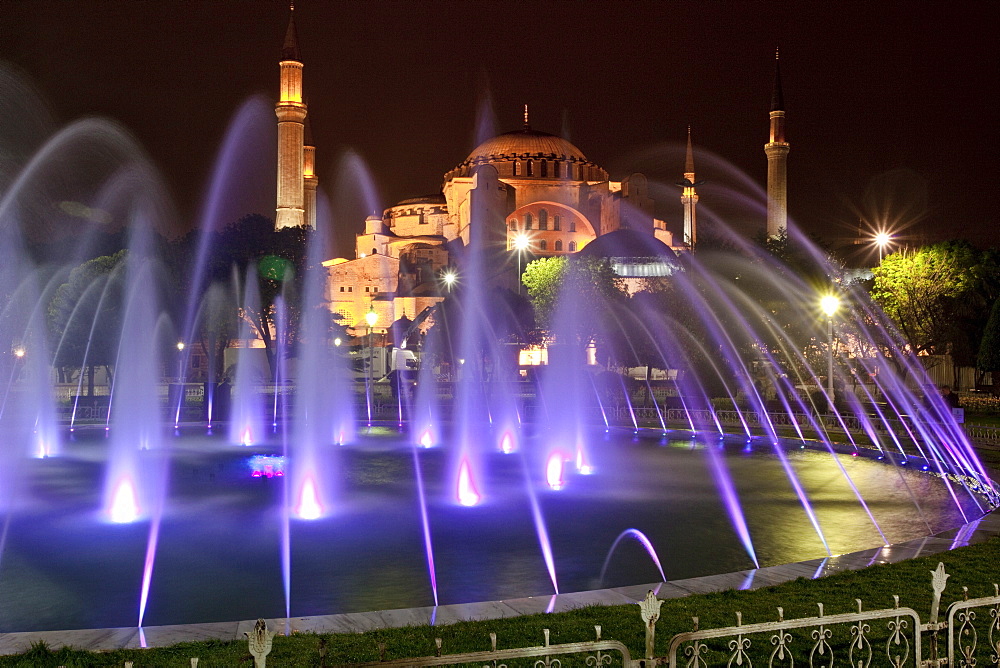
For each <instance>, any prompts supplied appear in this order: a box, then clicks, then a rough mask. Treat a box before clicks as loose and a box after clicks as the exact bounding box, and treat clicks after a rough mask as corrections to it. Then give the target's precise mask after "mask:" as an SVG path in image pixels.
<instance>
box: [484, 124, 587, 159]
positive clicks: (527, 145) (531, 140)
mask: <svg viewBox="0 0 1000 668" xmlns="http://www.w3.org/2000/svg"><path fill="white" fill-rule="evenodd" d="M515 156H546V157H553V158H563V159H569V158H575V159H577V160H582V161H584V162H586V161H587V157H586V156H585V155H584V154H583V152H582V151H581V150H580V149H578V148H577V147H576V146H573V144H571V143H570V142H568V141H567V140H565V139H563V138H562V137H559V136H557V135H552V134H549V133H548V132H539V131H538V130H531V129H527V128H526V129H524V130H515V131H514V132H505V133H503V134H502V135H497V136H496V137H493V138H492V139H487V140H486V141H484V142H483V143H482V144H480V145H479V146H477V147H476V148H474V149H473V150H472V153H470V154H469V157H468V158H466V162H472V161H476V160H484V159H485V160H486V161H490V162H492V160H491V159H494V158H501V159H503V158H513V157H515Z"/></svg>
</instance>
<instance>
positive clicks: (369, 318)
mask: <svg viewBox="0 0 1000 668" xmlns="http://www.w3.org/2000/svg"><path fill="white" fill-rule="evenodd" d="M365 322H366V323H368V387H369V388H370V387H371V384H372V363H373V360H374V357H375V344H374V342H373V341H372V328H373V327H375V323H376V322H378V313H376V312H375V305H374V304H371V305H369V306H368V313H365Z"/></svg>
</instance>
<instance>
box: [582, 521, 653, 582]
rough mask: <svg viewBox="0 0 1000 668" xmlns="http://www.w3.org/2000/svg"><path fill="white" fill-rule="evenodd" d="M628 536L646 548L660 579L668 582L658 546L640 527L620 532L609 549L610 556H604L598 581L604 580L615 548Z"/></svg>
mask: <svg viewBox="0 0 1000 668" xmlns="http://www.w3.org/2000/svg"><path fill="white" fill-rule="evenodd" d="M626 538H631V539H633V540H636V541H638V542H639V544H640V545H642V547H643V549H645V550H646V554H648V555H649V558H650V559H652V560H653V564H655V565H656V570H658V571H659V572H660V580H661V581H662V582H666V581H667V576H666V575H664V574H663V566H662V565H661V564H660V557H659V556H657V554H656V548H654V547H653V543H652V542H651V541H650V540H649V538H647V537H646V534H644V533H643V532H641V531H639V530H638V529H625V531H622V532H621V533H620V534H618V537H617V538H615V542H614V543H612V544H611V548H610V549H609V550H608V556H607V557H605V558H604V565H603V566H601V575H600V577H599V578H598V581H599V582H604V575H605V573H607V570H608V564H610V563H611V557H612V556H613V555H614V553H615V548H616V547H618V544H619V543H621V542H622V541H623V540H625V539H626Z"/></svg>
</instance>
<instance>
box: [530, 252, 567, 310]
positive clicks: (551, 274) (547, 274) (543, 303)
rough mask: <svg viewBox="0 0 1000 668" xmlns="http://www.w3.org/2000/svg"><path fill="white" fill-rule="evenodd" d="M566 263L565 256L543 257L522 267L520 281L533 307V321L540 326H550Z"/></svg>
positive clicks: (564, 274)
mask: <svg viewBox="0 0 1000 668" xmlns="http://www.w3.org/2000/svg"><path fill="white" fill-rule="evenodd" d="M568 264H569V261H568V260H567V259H566V258H565V257H543V258H541V259H539V260H534V261H532V262H529V263H528V265H527V266H526V267H525V268H524V273H523V274H522V276H521V282H522V283H524V287H525V288H527V290H528V297H529V298H530V299H531V305H532V306H533V307H534V309H535V322H537V323H538V324H539V325H540V326H542V327H549V326H550V322H551V319H552V315H553V312H554V311H555V308H556V304H557V303H558V301H559V291H560V289H561V288H562V284H563V280H564V279H565V276H566V268H567V266H568Z"/></svg>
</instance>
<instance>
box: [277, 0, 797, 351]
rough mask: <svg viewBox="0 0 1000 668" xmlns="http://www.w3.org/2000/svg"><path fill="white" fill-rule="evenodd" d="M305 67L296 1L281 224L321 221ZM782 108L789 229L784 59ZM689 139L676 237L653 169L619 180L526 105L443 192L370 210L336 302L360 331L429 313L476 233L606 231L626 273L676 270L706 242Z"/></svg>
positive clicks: (585, 239)
mask: <svg viewBox="0 0 1000 668" xmlns="http://www.w3.org/2000/svg"><path fill="white" fill-rule="evenodd" d="M302 70H303V64H302V61H301V59H300V57H299V50H298V46H297V40H296V34H295V24H294V9H293V13H292V17H290V19H289V24H288V30H287V32H286V35H285V42H284V46H283V48H282V52H281V62H280V73H281V85H280V97H279V100H278V103H277V106H276V108H275V113H276V114H277V117H278V180H277V197H276V204H277V205H276V216H275V226H276V227H277V228H281V227H286V226H301V225H310V226H313V227H315V225H316V216H315V207H316V188H317V178H316V174H315V171H314V165H315V148H314V147H312V146H311V145H310V142H309V141H308V137H307V134H308V133H307V126H306V115H307V109H306V104H305V102H304V98H303V85H302ZM770 116H771V137H770V142H768V143H767V145H766V147H765V152H766V155H767V159H768V199H769V201H768V220H767V233H768V234H769V235H771V236H777V235H779V234H783V232H784V229H785V225H786V214H785V208H786V206H785V205H786V202H785V173H786V170H785V162H786V160H787V154H788V143H787V142H785V138H784V107H783V103H782V96H781V86H780V75H779V73H778V70H777V68H776V69H775V87H774V94H773V97H772V110H771V114H770ZM687 140H688V145H687V159H686V163H685V169H684V173H683V174H684V180H683V181H682V182H681V183H679V184H678V185H681V186H682V188H683V189H682V194H681V197H680V200H681V203H682V205H683V211H684V214H683V215H684V227H683V230H684V232H683V238H681V239H675V238H674V236H673V234H672V233H671V232H670V231H668V230H667V225H666V223H665V222H664V221H662V220H658V219H656V218H655V217H654V216H653V200H652V199H651V198H650V196H649V188H648V184H647V180H646V177H645V176H643V175H642V174H632V175H630V176H628V177H626V178H624V179H622V180H621V181H612V180H611V179H610V178H609V175H608V173H607V172H606V171H605V170H604V169H603V168H601V167H600V166H599V165H597V164H595V163H594V162H592V161H591V160H590V159H588V158H587V157H586V155H584V153H583V152H582V151H581V150H580V149H579V148H577V147H576V146H574V145H573V144H572V143H570V142H569V141H567V140H566V139H563V138H562V137H559V136H556V135H552V134H548V133H546V132H540V131H537V130H534V129H533V128H532V127H531V125H530V123H529V116H528V109H527V107H525V111H524V125H523V127H522V128H520V129H518V130H514V131H512V132H506V133H503V134H500V135H498V136H496V137H493V138H492V139H488V140H486V141H485V142H483V143H482V144H480V145H479V146H477V147H476V148H475V149H473V150H472V152H471V153H469V155H468V156H467V157H466V158H465V159H464V160H462V161H461V162H460V163H458V165H457V166H456V167H455V168H454V169H452V170H451V171H449V172H447V173H446V174H445V175H444V177H443V183H442V187H441V193H439V194H434V195H428V196H424V197H415V198H412V199H406V200H403V201H402V202H399V203H398V204H395V205H393V206H390V207H389V208H387V209H386V210H385V211H384V212H383V213H382V215H381V216H377V215H374V216H370V217H369V218H368V219H367V220H365V221H364V229H363V231H362V232H360V233H359V234H358V235H357V237H356V244H355V257H353V258H337V259H332V260H329V261H327V262H325V263H324V265H325V266H326V267H327V270H328V272H329V278H328V282H327V298H328V300H329V303H330V309H331V310H332V311H333V312H335V313H337V314H339V315H340V316H341V317H342V320H341V322H342V324H344V325H346V326H348V327H351V328H353V329H354V331H358V332H363V331H365V327H366V326H367V325H366V322H365V315H366V314H367V313H369V311H374V312H375V313H376V314H377V315H378V320H377V323H378V324H377V325H376V327H377V329H379V330H382V329H384V328H385V327H387V326H388V325H389V324H390V323H392V322H394V321H396V320H397V319H399V318H402V317H408V318H410V319H414V318H417V317H418V316H420V315H421V314H422V313H425V310H426V309H428V308H429V307H432V306H434V305H435V304H437V303H438V302H440V301H441V300H442V299H443V298H444V294H445V289H446V288H445V286H444V282H443V280H442V277H443V276H444V275H445V273H446V272H447V271H449V270H450V269H451V268H452V267H454V266H455V265H456V264H458V258H459V257H460V256H461V254H462V249H464V248H467V247H469V245H470V243H473V242H476V243H484V244H486V245H488V246H490V247H491V248H499V249H502V250H507V251H511V252H510V253H509V254H508V257H513V256H516V255H518V253H520V252H521V251H523V252H524V253H525V257H526V258H530V257H546V256H558V255H569V254H572V253H576V252H579V251H581V250H582V249H583V248H584V247H586V246H588V245H589V244H591V243H594V242H596V241H598V240H600V243H598V244H595V247H594V248H593V249H592V251H596V250H597V246H598V245H602V248H601V251H602V252H601V253H600V255H602V256H603V257H610V258H611V260H612V266H613V267H614V268H615V270H616V271H617V272H618V273H619V274H620V275H622V276H624V277H625V278H627V279H629V278H641V277H649V276H657V275H660V276H662V275H667V274H669V273H670V272H671V271H673V267H675V266H676V265H675V263H674V262H673V261H672V259H673V258H675V257H676V255H675V253H679V252H689V251H691V250H692V249H693V248H694V247H695V244H696V242H697V222H696V221H697V211H696V205H697V202H698V195H697V192H696V188H695V186H696V185H697V182H696V181H695V171H694V160H693V152H692V145H691V133H690V129H689V130H688V138H687ZM604 245H606V247H607V248H606V249H605V248H604V247H603V246H604ZM622 248H626V249H630V250H626V251H623V250H622ZM636 248H641V249H644V250H642V251H635V250H634V249H636ZM518 249H521V250H518ZM647 249H652V250H647ZM644 256H652V257H644ZM664 260H665V261H664ZM501 274H502V275H501ZM490 278H491V280H492V282H494V283H497V284H501V285H507V286H508V287H510V288H512V289H514V288H515V287H516V285H517V283H516V281H519V276H517V271H516V269H515V267H514V265H513V264H512V263H511V266H509V267H506V268H505V270H504V271H503V272H500V273H498V274H496V275H494V276H491V277H490Z"/></svg>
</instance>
